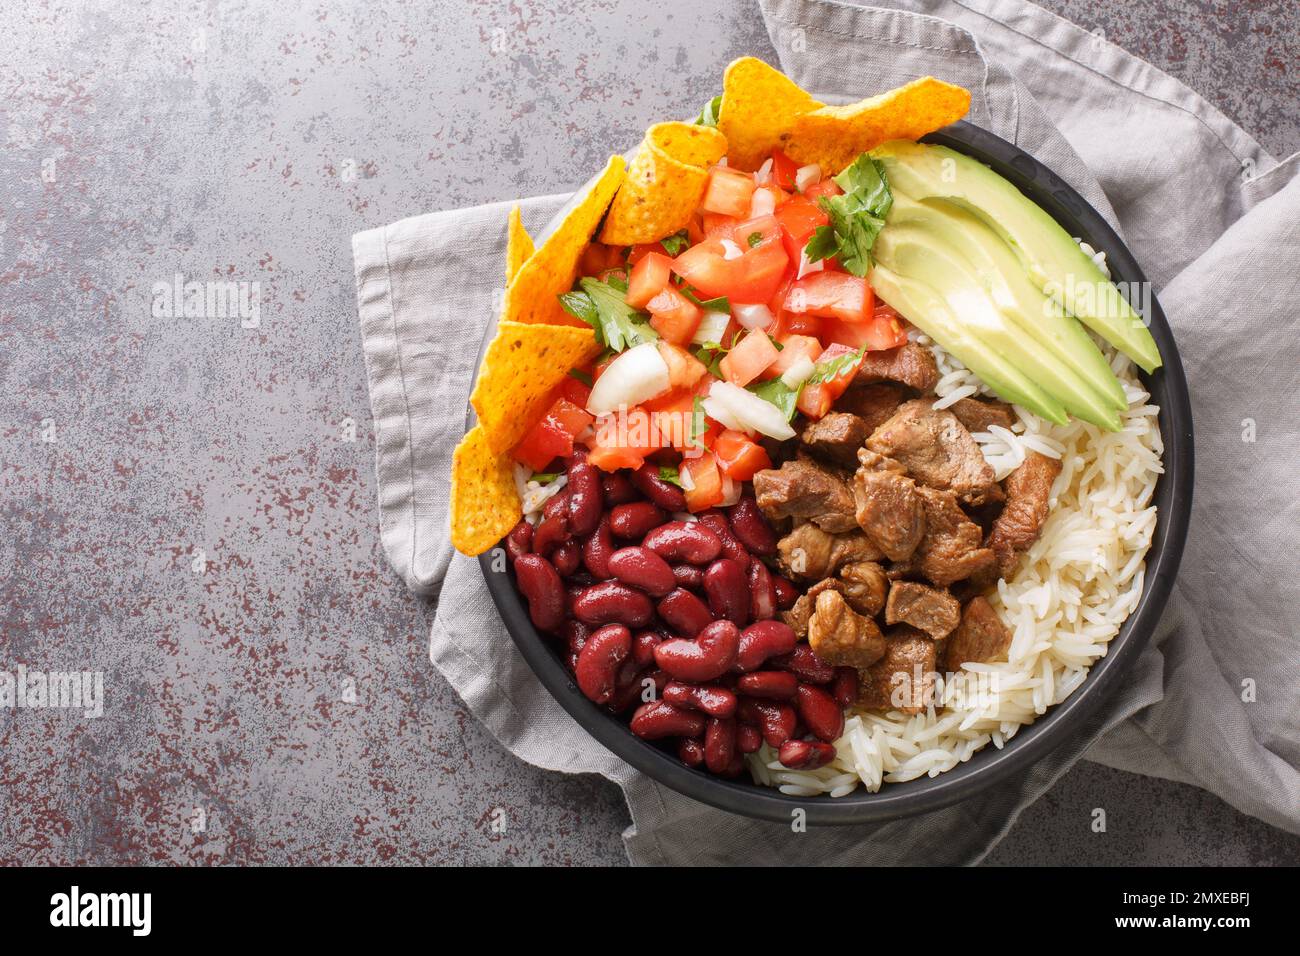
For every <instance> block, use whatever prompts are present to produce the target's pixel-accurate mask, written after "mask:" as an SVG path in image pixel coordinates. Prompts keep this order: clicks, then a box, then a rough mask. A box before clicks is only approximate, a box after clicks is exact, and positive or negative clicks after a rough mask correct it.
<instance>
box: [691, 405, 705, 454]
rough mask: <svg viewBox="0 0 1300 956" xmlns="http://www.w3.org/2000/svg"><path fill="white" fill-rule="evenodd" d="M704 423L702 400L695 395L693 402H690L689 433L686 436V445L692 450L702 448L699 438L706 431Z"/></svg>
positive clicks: (702, 441) (702, 444) (702, 443)
mask: <svg viewBox="0 0 1300 956" xmlns="http://www.w3.org/2000/svg"><path fill="white" fill-rule="evenodd" d="M706 430H707V429H706V426H705V423H704V399H702V398H700V396H698V395H696V396H695V400H694V401H693V402H691V433H690V435H689V436H688V439H687V444H688V445H690V447H692V448H699V449H701V450H702V449H703V448H704V439H703V438H701V437H700V436H702V435H703V434H704V432H705V431H706Z"/></svg>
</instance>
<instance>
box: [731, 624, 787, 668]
mask: <svg viewBox="0 0 1300 956" xmlns="http://www.w3.org/2000/svg"><path fill="white" fill-rule="evenodd" d="M796 640H797V638H796V637H795V633H794V631H792V630H791V629H790V625H788V624H786V623H785V622H783V621H756V622H755V623H753V624H751V625H749V627H747V628H745V630H744V633H742V634H741V635H740V651H739V653H738V654H737V656H736V666H737V667H738V668H739V669H740V670H741V671H756V670H758V669H759V668H760V667H761V666H763V662H764V661H766V660H767V659H768V658H769V657H775V656H777V655H780V654H788V653H789V652H790V651H791V650H793V649H794V646H795V642H796Z"/></svg>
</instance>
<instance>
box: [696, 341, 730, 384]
mask: <svg viewBox="0 0 1300 956" xmlns="http://www.w3.org/2000/svg"><path fill="white" fill-rule="evenodd" d="M729 351H731V350H730V349H724V348H723V347H722V343H721V342H705V343H704V344H703V345H701V346H700V347H699V348H698V349H696V350H695V357H696V358H697V359H699V360H700V361H701V362H703V363H704V367H705V368H707V369H708V370H709V374H710V375H713V376H716V377H717V378H721V377H722V368H721V366H720V365H719V363H720V362H721V361H722V357H723V356H724V355H726V354H727V353H728V352H729Z"/></svg>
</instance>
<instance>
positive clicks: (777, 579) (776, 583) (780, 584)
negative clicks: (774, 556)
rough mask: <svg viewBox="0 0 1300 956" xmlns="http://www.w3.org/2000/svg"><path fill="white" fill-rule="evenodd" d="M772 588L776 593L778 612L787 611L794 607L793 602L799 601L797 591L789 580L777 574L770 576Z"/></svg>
mask: <svg viewBox="0 0 1300 956" xmlns="http://www.w3.org/2000/svg"><path fill="white" fill-rule="evenodd" d="M772 588H773V590H775V591H776V606H777V609H778V610H781V611H788V610H790V608H792V607H794V602H795V601H797V600H799V589H798V588H797V587H795V586H794V585H793V584H792V583H791V582H790V579H789V578H783V577H781V575H779V574H773V575H772Z"/></svg>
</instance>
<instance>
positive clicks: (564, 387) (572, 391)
mask: <svg viewBox="0 0 1300 956" xmlns="http://www.w3.org/2000/svg"><path fill="white" fill-rule="evenodd" d="M560 395H561V397H563V398H565V399H568V400H569V401H570V402H572V403H573V404H574V405H577V406H578V407H579V408H584V409H585V408H586V407H587V399H589V398H591V389H590V388H589V387H588V386H586V385H583V384H582V382H580V381H578V380H577V379H576V378H574V377H573V376H572V375H566V376H565V377H564V381H563V382H561V383H560Z"/></svg>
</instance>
